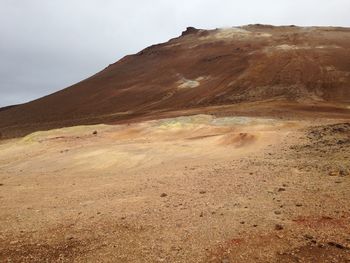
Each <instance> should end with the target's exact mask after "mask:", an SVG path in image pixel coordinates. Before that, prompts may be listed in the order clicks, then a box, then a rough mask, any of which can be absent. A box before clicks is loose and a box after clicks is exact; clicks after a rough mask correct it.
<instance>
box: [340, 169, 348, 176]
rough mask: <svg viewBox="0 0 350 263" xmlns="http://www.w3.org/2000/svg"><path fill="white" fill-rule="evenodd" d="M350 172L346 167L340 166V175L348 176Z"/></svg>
mask: <svg viewBox="0 0 350 263" xmlns="http://www.w3.org/2000/svg"><path fill="white" fill-rule="evenodd" d="M349 174H350V172H349V171H348V170H347V169H346V168H344V167H340V168H339V175H340V176H348V175H349Z"/></svg>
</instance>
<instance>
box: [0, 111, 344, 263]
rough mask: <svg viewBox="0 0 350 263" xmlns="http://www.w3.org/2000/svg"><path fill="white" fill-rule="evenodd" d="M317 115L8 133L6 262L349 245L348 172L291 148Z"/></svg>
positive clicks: (2, 253) (195, 258)
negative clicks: (340, 173)
mask: <svg viewBox="0 0 350 263" xmlns="http://www.w3.org/2000/svg"><path fill="white" fill-rule="evenodd" d="M319 122H320V121H317V120H315V121H312V122H311V121H283V120H274V119H255V118H243V117H231V118H230V117H228V118H214V117H212V116H208V115H197V116H190V117H179V118H175V119H165V120H157V121H148V122H143V123H137V124H130V125H116V126H108V125H96V126H79V127H71V128H64V129H58V130H52V131H47V132H37V133H34V134H31V135H28V136H26V137H24V138H20V139H13V140H10V141H3V142H0V183H1V186H0V209H1V210H0V223H1V224H0V261H1V262H4V261H5V262H6V261H9V262H11V261H12V262H43V261H44V262H45V261H47V262H55V261H61V262H66V261H67V262H71V261H75V262H314V261H307V260H308V259H307V255H308V254H307V253H309V252H308V251H309V250H308V249H309V248H308V247H307V246H308V245H309V243H308V242H311V241H310V240H312V241H313V242H317V244H321V245H323V244H327V243H329V242H335V244H341V245H342V246H344V247H345V248H346V246H349V245H350V229H349V228H350V227H349V214H350V202H349V197H350V195H349V176H347V177H346V176H345V177H341V178H340V177H330V176H329V175H328V173H326V172H325V173H322V172H321V173H320V172H315V170H313V166H315V165H317V164H321V163H322V162H327V158H326V157H324V158H321V159H318V161H315V162H313V161H312V160H311V159H312V156H307V155H301V156H299V157H296V156H297V155H295V154H294V153H289V152H290V151H291V150H289V149H290V146H292V145H299V144H301V143H303V142H304V141H305V140H306V138H305V129H306V128H307V127H309V126H312V125H319V124H323V125H324V124H328V123H332V122H333V121H327V120H322V123H319ZM338 122H339V121H338ZM94 131H97V134H95V135H94V134H93V132H94ZM344 155H348V153H345V152H344ZM315 163H317V164H315ZM310 167H311V168H310ZM279 228H281V229H279ZM305 235H306V236H308V235H309V236H311V237H312V238H309V239H310V240H307V238H305ZM304 247H306V252H305V253H304V252H303V251H304V250H303V249H304ZM299 248H301V249H300V251H302V252H300V251H299V250H295V251H294V250H293V249H299ZM349 248H350V247H349ZM320 249H324V250H325V251H326V252H327V253H328V254H329V255H330V256H331V258H330V259H329V260H330V261H326V260H328V259H327V258H326V256H325V258H324V262H348V261H345V260H347V259H348V260H350V257H349V255H348V250H346V249H340V248H334V246H330V247H327V246H326V247H323V248H320ZM338 250H339V251H338ZM298 251H299V252H298ZM310 251H311V250H310ZM321 252H322V251H321ZM321 252H319V251H316V252H315V253H319V254H320V253H321ZM298 253H299V254H300V253H301V254H300V255H299V254H298ZM310 253H311V254H312V253H314V252H313V250H312V251H311V252H310ZM328 254H327V255H328ZM294 255H295V256H294ZM293 257H299V258H300V260H301V261H292V260H294V259H295V258H293ZM288 260H290V261H288ZM303 260H305V261H303ZM322 260H323V259H322ZM332 260H334V261H332ZM341 260H344V261H341ZM319 262H322V261H319Z"/></svg>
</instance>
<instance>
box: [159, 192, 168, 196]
mask: <svg viewBox="0 0 350 263" xmlns="http://www.w3.org/2000/svg"><path fill="white" fill-rule="evenodd" d="M167 196H168V195H167V194H166V193H162V194H161V195H160V197H167Z"/></svg>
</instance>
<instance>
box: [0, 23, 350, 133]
mask: <svg viewBox="0 0 350 263" xmlns="http://www.w3.org/2000/svg"><path fill="white" fill-rule="evenodd" d="M349 87H350V29H349V28H334V27H295V26H284V27H273V26H267V25H249V26H243V27H235V28H226V29H215V30H200V29H195V28H188V29H187V30H186V31H185V32H183V33H182V35H181V36H180V37H178V38H174V39H171V40H170V41H169V42H167V43H163V44H159V45H154V46H151V47H148V48H146V49H144V50H142V51H141V52H139V53H137V54H135V55H130V56H126V57H124V58H123V59H121V60H120V61H118V62H116V63H114V64H112V65H109V66H108V67H107V68H105V69H104V70H102V71H101V72H99V73H97V74H96V75H94V76H92V77H90V78H88V79H86V80H84V81H82V82H80V83H77V84H75V85H73V86H71V87H68V88H66V89H64V90H61V91H59V92H56V93H54V94H51V95H49V96H46V97H43V98H40V99H38V100H35V101H32V102H29V103H26V104H22V105H18V106H15V107H10V108H8V109H5V110H2V111H0V120H1V121H0V132H1V134H2V136H3V137H4V138H7V137H15V136H22V135H25V134H28V133H30V132H33V131H37V130H46V129H50V128H58V127H63V126H73V125H77V124H96V123H116V122H123V121H124V122H125V121H131V120H133V119H135V118H138V119H140V118H143V119H144V118H148V119H149V118H151V119H153V118H158V117H161V116H162V117H168V116H177V115H186V114H191V113H193V112H195V113H216V114H225V112H238V113H240V115H266V116H267V115H269V116H270V115H281V116H296V115H298V114H297V113H298V112H302V114H299V115H301V116H304V115H305V116H307V115H308V114H309V113H312V112H317V113H322V112H323V113H325V115H327V114H333V115H334V114H340V115H344V114H345V115H348V114H350V109H349V105H350V88H349ZM217 106H219V107H217ZM179 112H181V114H180V113H179ZM305 112H306V113H305ZM304 113H305V114H304Z"/></svg>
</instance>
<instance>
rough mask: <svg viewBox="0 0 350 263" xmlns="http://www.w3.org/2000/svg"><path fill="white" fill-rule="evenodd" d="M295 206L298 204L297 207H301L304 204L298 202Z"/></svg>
mask: <svg viewBox="0 0 350 263" xmlns="http://www.w3.org/2000/svg"><path fill="white" fill-rule="evenodd" d="M295 206H297V207H301V206H303V205H302V204H299V203H298V204H296V205H295Z"/></svg>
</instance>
